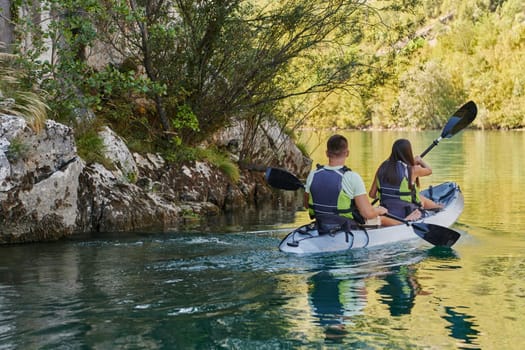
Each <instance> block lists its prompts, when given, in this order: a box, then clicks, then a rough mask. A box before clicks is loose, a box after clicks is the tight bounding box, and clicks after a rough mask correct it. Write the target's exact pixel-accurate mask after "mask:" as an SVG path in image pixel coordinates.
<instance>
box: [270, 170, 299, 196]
mask: <svg viewBox="0 0 525 350" xmlns="http://www.w3.org/2000/svg"><path fill="white" fill-rule="evenodd" d="M264 177H265V178H266V182H268V184H269V185H270V186H272V187H275V188H278V189H280V190H287V191H295V190H298V189H300V188H304V184H303V183H302V182H301V180H299V179H298V178H297V177H296V176H295V175H294V174H292V173H290V172H288V171H286V170H284V169H279V168H268V169H266V173H265V174H264Z"/></svg>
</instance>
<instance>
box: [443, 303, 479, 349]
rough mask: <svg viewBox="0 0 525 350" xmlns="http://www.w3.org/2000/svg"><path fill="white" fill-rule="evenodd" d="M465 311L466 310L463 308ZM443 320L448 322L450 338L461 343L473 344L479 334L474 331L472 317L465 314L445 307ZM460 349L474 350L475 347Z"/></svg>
mask: <svg viewBox="0 0 525 350" xmlns="http://www.w3.org/2000/svg"><path fill="white" fill-rule="evenodd" d="M465 309H466V308H465ZM445 312H446V314H447V315H446V316H445V317H444V319H445V320H447V321H448V322H450V326H449V327H447V328H448V329H450V336H451V337H454V338H456V339H459V340H461V341H463V343H465V344H469V345H471V344H475V342H474V341H475V340H476V339H477V337H478V334H479V332H478V331H477V330H475V329H474V327H476V326H477V325H476V323H475V322H474V321H473V319H474V316H472V315H469V314H467V313H465V312H459V311H456V310H455V308H453V307H450V306H446V307H445ZM461 348H462V349H465V348H468V349H475V347H470V346H469V347H461Z"/></svg>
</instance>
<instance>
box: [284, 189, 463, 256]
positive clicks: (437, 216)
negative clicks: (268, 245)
mask: <svg viewBox="0 0 525 350" xmlns="http://www.w3.org/2000/svg"><path fill="white" fill-rule="evenodd" d="M422 193H423V195H425V196H426V197H427V198H430V199H432V200H434V201H435V202H437V203H441V204H443V205H444V208H443V209H442V210H440V211H438V212H431V211H429V212H427V213H426V214H425V216H424V217H423V218H422V219H420V220H417V221H415V222H422V223H425V224H433V225H439V226H444V227H449V226H451V225H453V224H454V223H455V222H456V220H457V219H458V217H459V216H460V215H461V213H462V211H463V206H464V201H463V194H462V193H461V189H460V188H459V186H458V185H457V184H456V183H454V182H445V183H442V184H440V185H438V186H433V187H429V188H428V189H426V190H424V191H422ZM416 238H417V239H420V238H419V236H418V235H417V234H416V233H415V232H414V229H413V228H412V226H410V225H405V224H400V225H396V226H388V227H377V226H370V227H365V229H356V230H352V231H342V230H341V231H336V232H333V233H330V234H323V235H319V232H318V231H317V228H316V225H315V223H310V224H307V225H303V226H301V227H299V228H297V229H295V230H293V231H292V232H290V233H289V234H288V235H287V236H286V237H285V238H284V239H283V240H282V241H281V243H280V244H279V250H281V251H283V252H286V253H295V254H309V253H324V252H336V251H344V250H348V249H357V248H368V247H374V246H380V245H385V244H391V243H396V242H400V241H405V240H410V239H416Z"/></svg>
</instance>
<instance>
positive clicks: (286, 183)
mask: <svg viewBox="0 0 525 350" xmlns="http://www.w3.org/2000/svg"><path fill="white" fill-rule="evenodd" d="M265 178H266V182H268V184H269V185H270V186H272V187H274V188H277V189H281V190H288V191H295V190H298V189H300V188H304V185H303V183H302V182H301V180H299V179H298V178H297V177H296V176H295V175H293V174H292V173H290V172H288V171H286V170H284V169H279V168H268V169H266V174H265ZM385 216H387V217H389V218H392V219H394V220H397V221H399V222H402V223H404V224H406V225H408V226H412V228H413V229H414V232H415V233H416V234H417V235H418V236H419V237H421V238H422V239H424V240H425V241H427V242H429V243H430V244H433V245H435V246H438V247H451V246H452V245H453V244H454V243H456V241H457V240H458V239H459V237H460V234H459V233H457V232H456V231H454V230H452V229H449V228H447V227H444V226H439V225H434V224H427V223H424V222H410V221H407V220H405V219H402V218H400V217H397V216H395V215H392V214H389V213H387V214H385Z"/></svg>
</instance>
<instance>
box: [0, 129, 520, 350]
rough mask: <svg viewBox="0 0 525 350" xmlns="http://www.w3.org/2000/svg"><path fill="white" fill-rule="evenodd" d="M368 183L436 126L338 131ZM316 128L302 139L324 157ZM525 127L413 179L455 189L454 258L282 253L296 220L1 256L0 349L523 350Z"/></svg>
mask: <svg viewBox="0 0 525 350" xmlns="http://www.w3.org/2000/svg"><path fill="white" fill-rule="evenodd" d="M343 134H345V135H346V136H347V137H348V138H349V140H350V158H349V161H348V164H347V165H348V166H349V167H351V168H352V169H353V170H355V171H357V172H359V173H360V174H361V175H362V177H363V179H364V180H365V183H366V184H367V185H369V184H370V181H371V179H372V177H373V174H374V172H375V169H376V167H377V165H378V164H379V163H380V162H381V161H382V160H383V159H384V158H386V157H387V156H388V154H389V152H390V147H391V144H392V142H393V141H394V140H395V139H397V138H399V137H405V138H409V139H410V140H411V141H412V144H413V148H414V150H415V151H416V152H422V151H423V150H424V149H425V148H426V147H427V146H428V145H429V144H431V142H432V140H433V139H435V138H436V137H437V136H438V135H439V132H438V131H425V132H412V131H406V132H403V131H395V132H394V131H385V132H358V131H347V132H343ZM328 136H329V134H327V133H323V134H321V135H318V134H313V133H309V134H305V135H303V136H302V138H301V142H303V143H304V144H305V145H306V147H307V149H309V150H310V151H313V153H312V157H313V159H314V161H315V162H319V163H323V162H325V158H324V149H325V140H326V138H327V137H328ZM523 154H525V132H519V131H518V132H510V131H507V132H496V131H490V132H489V131H471V130H467V131H465V132H462V133H460V134H459V135H456V136H454V137H453V138H451V139H446V140H442V141H441V142H440V144H439V145H438V146H437V147H436V148H434V149H433V150H432V151H431V152H430V153H429V154H428V155H427V156H426V157H425V160H427V161H428V162H429V163H430V164H431V165H432V167H433V169H434V173H433V174H432V176H430V177H428V178H424V179H422V180H423V181H422V182H423V183H422V185H423V186H425V185H430V184H437V183H440V182H443V181H455V182H457V183H458V184H460V186H461V189H462V191H463V193H464V196H465V209H464V212H463V214H462V215H461V216H460V218H459V220H458V222H457V224H456V225H454V226H453V228H454V229H455V230H457V231H458V232H460V233H461V235H462V236H461V238H460V240H459V241H458V243H457V244H456V245H455V246H454V247H453V249H451V250H447V249H436V248H432V247H431V246H429V245H428V244H427V243H426V242H419V241H417V240H416V241H409V242H404V243H399V244H394V245H390V246H385V247H378V248H374V249H358V250H353V251H349V252H343V253H337V254H321V255H309V256H293V255H287V254H284V253H281V252H279V251H278V249H277V246H278V243H279V241H280V239H281V238H282V237H284V235H285V234H286V232H287V231H288V230H289V229H290V228H292V227H295V226H297V225H300V224H303V223H306V222H308V221H309V219H308V217H307V215H306V213H305V212H304V211H301V210H298V211H297V212H295V211H293V210H288V211H284V210H283V211H279V212H275V211H265V212H260V213H256V214H257V215H251V216H244V217H233V216H232V217H228V218H223V220H222V221H221V222H222V224H221V225H217V226H213V225H212V226H210V225H208V226H206V228H205V229H204V228H199V226H196V227H193V228H188V229H187V230H184V231H175V230H170V231H167V232H144V233H128V234H98V235H92V236H88V237H76V238H73V239H69V240H63V241H60V242H54V243H42V244H26V245H13V246H2V247H0V250H1V254H0V350H4V349H328V348H332V349H339V348H345V349H387V348H388V349H521V348H522V346H523V344H524V343H525V330H524V328H523V327H522V325H523V324H524V323H525V313H524V312H523V310H525V195H523V194H522V193H521V192H520V188H525V176H524V175H525V174H524V169H525V157H523Z"/></svg>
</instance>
